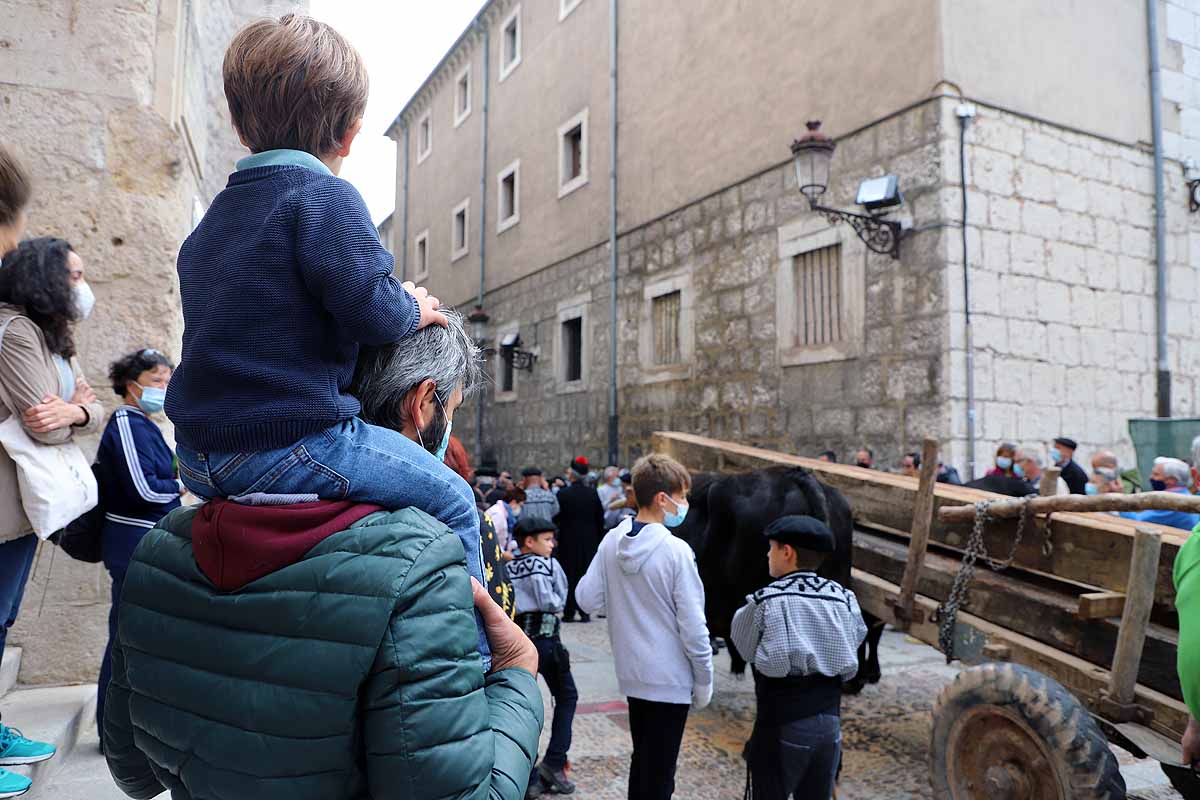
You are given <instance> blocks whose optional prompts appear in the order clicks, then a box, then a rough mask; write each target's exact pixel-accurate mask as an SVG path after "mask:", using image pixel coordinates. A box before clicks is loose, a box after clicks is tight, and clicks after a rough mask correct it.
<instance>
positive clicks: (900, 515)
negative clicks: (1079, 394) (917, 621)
mask: <svg viewBox="0 0 1200 800" xmlns="http://www.w3.org/2000/svg"><path fill="white" fill-rule="evenodd" d="M654 446H655V449H656V450H658V451H659V452H664V453H669V454H671V455H672V456H674V457H675V458H676V459H677V460H678V461H680V462H681V463H683V464H684V465H686V466H687V467H688V468H689V469H691V470H693V471H696V472H724V471H740V470H750V469H758V468H761V467H768V466H791V467H803V468H805V469H808V470H810V471H812V472H813V473H814V474H816V476H817V477H818V478H819V479H820V480H821V482H822V483H824V484H826V485H827V486H832V487H833V488H835V489H837V490H839V491H840V492H842V493H843V494H844V495H846V498H847V500H849V502H850V507H851V508H852V509H853V510H854V517H855V521H856V523H857V524H859V525H861V526H865V527H879V528H882V529H888V530H894V531H903V532H904V533H905V534H907V533H908V532H909V531H911V530H912V522H913V505H914V500H915V499H916V494H917V479H916V478H909V477H905V476H903V475H893V474H890V473H886V472H879V471H877V470H867V469H861V468H859V467H852V466H847V465H845V464H830V463H826V462H824V461H817V460H816V459H812V458H803V457H800V456H793V455H788V454H785V453H776V452H773V451H771V450H764V449H761V448H757V447H749V446H746V445H741V444H734V443H731V442H722V441H718V440H716V439H709V438H707V437H704V436H695V435H693V434H687V433H676V432H659V433H656V434H655V435H654ZM1011 499H1012V498H1008V497H1005V496H1003V495H998V494H993V493H991V492H983V491H979V490H978V489H968V488H967V487H965V486H951V485H949V484H945V483H939V484H937V487H936V489H935V493H934V504H935V506H936V507H937V509H939V510H940V509H941V508H943V507H947V506H972V505H974V504H975V503H976V502H979V501H980V500H1011ZM1140 524H1143V525H1144V524H1145V523H1140ZM1135 527H1136V524H1135V523H1134V522H1133V521H1131V520H1125V519H1120V518H1118V517H1112V516H1109V515H1107V514H1079V513H1072V512H1061V513H1056V514H1055V515H1054V516H1053V517H1052V518H1051V520H1050V523H1049V530H1050V545H1051V546H1050V547H1048V548H1047V547H1045V546H1044V540H1043V537H1042V536H1041V535H1034V532H1030V531H1027V532H1026V534H1025V536H1024V537H1023V538H1022V541H1021V543H1020V545H1019V546H1018V547H1017V550H1016V556H1015V562H1014V563H1015V564H1016V565H1018V566H1020V567H1021V568H1023V569H1026V570H1031V571H1034V572H1039V573H1042V574H1044V575H1049V576H1053V577H1056V578H1059V579H1061V580H1067V581H1074V582H1076V583H1077V584H1079V585H1080V586H1081V587H1089V588H1088V589H1085V591H1094V590H1098V589H1106V590H1108V591H1112V592H1124V591H1125V590H1126V588H1127V586H1126V582H1127V580H1128V577H1129V559H1130V557H1131V556H1132V555H1133V535H1134V529H1135ZM1150 527H1153V528H1154V529H1155V530H1157V531H1158V532H1159V533H1161V534H1162V537H1163V548H1162V558H1161V560H1160V562H1159V569H1158V577H1157V580H1156V581H1155V592H1154V601H1155V607H1156V611H1157V612H1159V613H1160V614H1171V613H1173V612H1174V601H1175V587H1174V584H1173V582H1172V579H1171V570H1172V568H1173V567H1174V564H1175V554H1176V553H1177V552H1178V551H1179V547H1180V546H1181V545H1182V544H1183V543H1184V542H1185V541H1186V540H1187V533H1186V532H1184V531H1180V530H1177V529H1174V528H1167V527H1164V526H1150ZM1016 529H1017V521H1016V520H1015V519H996V520H993V521H992V522H990V523H988V525H987V527H986V528H985V529H984V544H985V545H986V547H987V550H988V552H989V553H992V554H995V555H997V556H998V557H999V556H1005V555H1007V554H1008V551H1009V550H1010V549H1011V547H1012V540H1013V538H1014V536H1015V535H1016ZM970 530H971V527H970V523H965V522H963V523H947V522H943V521H941V520H939V519H937V517H936V516H935V520H934V524H933V526H932V528H931V530H930V535H929V540H930V541H931V542H938V543H940V544H943V545H947V546H949V547H954V548H959V549H961V548H963V547H965V546H966V542H967V537H968V536H969V534H970Z"/></svg>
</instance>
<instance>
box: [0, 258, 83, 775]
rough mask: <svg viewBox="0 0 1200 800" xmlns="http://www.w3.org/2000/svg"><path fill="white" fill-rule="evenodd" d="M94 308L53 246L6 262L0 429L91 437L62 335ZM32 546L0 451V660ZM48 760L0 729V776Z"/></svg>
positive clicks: (73, 262) (72, 265) (71, 262)
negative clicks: (14, 421) (7, 425)
mask: <svg viewBox="0 0 1200 800" xmlns="http://www.w3.org/2000/svg"><path fill="white" fill-rule="evenodd" d="M93 303H94V297H93V295H92V292H91V289H89V288H88V285H87V282H86V281H85V280H84V267H83V259H81V258H80V257H79V255H78V254H77V253H75V252H74V251H73V250H71V246H70V245H69V244H67V243H66V242H64V241H63V240H62V239H51V238H43V239H30V240H27V241H24V242H22V243H21V244H20V245H18V246H17V247H16V249H14V250H12V251H10V252H9V253H7V254H6V255H5V257H4V265H3V266H2V267H0V422H5V421H6V420H8V419H9V417H10V416H14V415H15V416H16V417H17V418H18V419H20V421H21V424H22V426H23V427H24V428H25V431H26V433H28V434H29V436H30V438H32V439H33V440H34V441H36V442H41V443H43V444H47V445H54V444H63V443H65V442H69V441H71V439H72V438H73V437H75V436H77V435H79V434H88V433H93V432H95V431H97V430H99V429H100V422H101V420H102V416H103V413H104V412H103V409H102V408H101V407H100V403H99V402H97V400H96V395H95V394H94V393H93V392H92V389H91V387H90V386H89V385H88V383H87V380H86V379H85V378H84V375H83V372H82V371H81V370H80V369H79V362H78V361H77V360H76V359H75V340H74V338H73V336H72V330H71V329H72V327H73V325H74V324H75V323H76V322H78V321H79V320H81V319H83V318H84V317H86V316H87V315H88V313H89V312H90V311H91V309H92V305H93ZM37 542H38V540H37V537H36V536H34V534H33V528H32V526H31V525H30V524H29V520H28V518H27V517H26V516H25V511H24V509H23V508H22V506H21V493H20V488H19V486H18V483H17V467H16V464H14V463H13V461H12V459H11V458H9V456H8V453H7V452H5V451H4V449H3V448H0V654H3V652H4V643H5V640H6V638H7V636H8V630H9V628H11V627H12V625H13V623H14V622H16V619H17V611H18V610H19V609H20V607H21V596H22V595H23V594H24V592H25V583H26V581H28V580H29V569H30V566H31V565H32V564H33V555H34V552H35V551H36V549H37ZM53 755H54V747H53V746H51V745H48V744H43V743H41V742H32V741H30V740H28V739H25V738H24V737H21V736H20V735H19V734H17V733H16V732H15V731H14V730H13V729H11V728H7V727H5V726H2V725H0V766H4V765H11V764H31V763H34V762H36V761H43V760H45V759H47V758H50V757H51V756H53ZM21 784H23V785H24V787H25V789H27V788H28V785H29V781H28V779H27V778H24V777H23V776H20V775H15V774H13V773H10V772H7V771H5V770H0V797H14V796H16V795H15V794H10V793H9V792H16V793H18V794H19V793H20V792H23V791H24V790H25V789H21V788H20V785H21ZM18 790H19V791H18Z"/></svg>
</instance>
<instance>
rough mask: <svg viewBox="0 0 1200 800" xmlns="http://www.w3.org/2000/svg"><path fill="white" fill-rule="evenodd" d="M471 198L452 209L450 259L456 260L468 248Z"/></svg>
mask: <svg viewBox="0 0 1200 800" xmlns="http://www.w3.org/2000/svg"><path fill="white" fill-rule="evenodd" d="M470 212H471V200H470V198H468V199H466V200H463V201H462V202H461V203H459V204H458V206H457V207H456V208H455V209H454V216H453V217H451V220H450V260H451V261H457V260H458V259H460V258H462V257H463V256H465V255H466V254H467V252H468V251H469V250H470V247H469V241H470V232H471V217H470Z"/></svg>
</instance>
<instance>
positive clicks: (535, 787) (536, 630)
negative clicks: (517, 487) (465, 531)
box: [508, 513, 579, 797]
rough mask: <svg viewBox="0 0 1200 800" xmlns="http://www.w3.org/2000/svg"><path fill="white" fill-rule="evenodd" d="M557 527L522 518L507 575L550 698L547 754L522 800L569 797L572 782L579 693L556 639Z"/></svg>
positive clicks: (561, 596) (562, 588) (563, 592)
mask: <svg viewBox="0 0 1200 800" xmlns="http://www.w3.org/2000/svg"><path fill="white" fill-rule="evenodd" d="M557 533H558V527H557V526H556V525H555V524H554V523H553V522H551V521H550V520H548V519H539V518H537V517H531V516H528V514H527V513H523V514H522V515H521V519H520V520H518V522H517V525H516V527H515V528H514V529H513V536H514V538H515V539H516V542H517V546H518V547H520V549H521V552H520V555H518V556H517V557H516V558H514V559H513V560H512V561H510V562H509V563H508V577H509V579H510V580H511V581H512V585H513V594H514V595H515V597H516V607H517V624H518V625H520V626H521V628H522V629H523V630H524V631H525V635H526V636H528V637H529V638H530V639H532V640H533V645H534V647H536V648H537V651H538V673H539V674H540V675H541V676H542V678H543V679H544V680H545V681H546V686H548V687H549V688H550V695H551V696H552V697H553V698H554V722H552V723H551V725H550V744H549V746H548V747H547V748H546V755H545V756H543V757H542V763H541V764H539V765H538V766H537V767H536V768H535V769H534V771H533V774H532V775H531V776H530V777H529V790H528V792H527V793H526V795H525V796H526V797H540V796H541V795H542V793H543V792H546V791H549V792H553V793H554V794H571V793H572V792H574V791H575V784H574V783H572V782H571V780H570V778H568V777H567V751H568V750H570V749H571V726H572V725H573V724H574V721H575V704H576V702H578V700H579V692H578V691H577V690H576V689H575V679H574V678H573V677H572V676H571V656H570V653H568V652H567V648H565V647H563V643H562V639H561V638H559V627H560V624H561V620H560V619H559V618H558V615H559V614H561V613H562V610H563V607H564V606H565V605H566V602H567V574H566V573H565V572H563V568H562V565H560V564H559V563H558V560H557V559H555V558H554V557H552V556H551V553H553V552H554V539H555V534H557Z"/></svg>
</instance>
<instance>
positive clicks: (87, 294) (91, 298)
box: [71, 281, 96, 319]
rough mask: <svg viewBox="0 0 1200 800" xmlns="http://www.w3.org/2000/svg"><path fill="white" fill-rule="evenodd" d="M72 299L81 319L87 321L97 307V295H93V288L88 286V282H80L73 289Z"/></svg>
mask: <svg viewBox="0 0 1200 800" xmlns="http://www.w3.org/2000/svg"><path fill="white" fill-rule="evenodd" d="M71 297H72V299H73V300H74V301H75V309H76V310H77V311H78V312H79V317H80V319H87V318H88V316H90V315H91V313H92V309H93V308H95V307H96V295H95V294H93V293H92V287H91V286H88V284H87V281H80V282H79V283H77V284H75V285H74V286H72V287H71Z"/></svg>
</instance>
